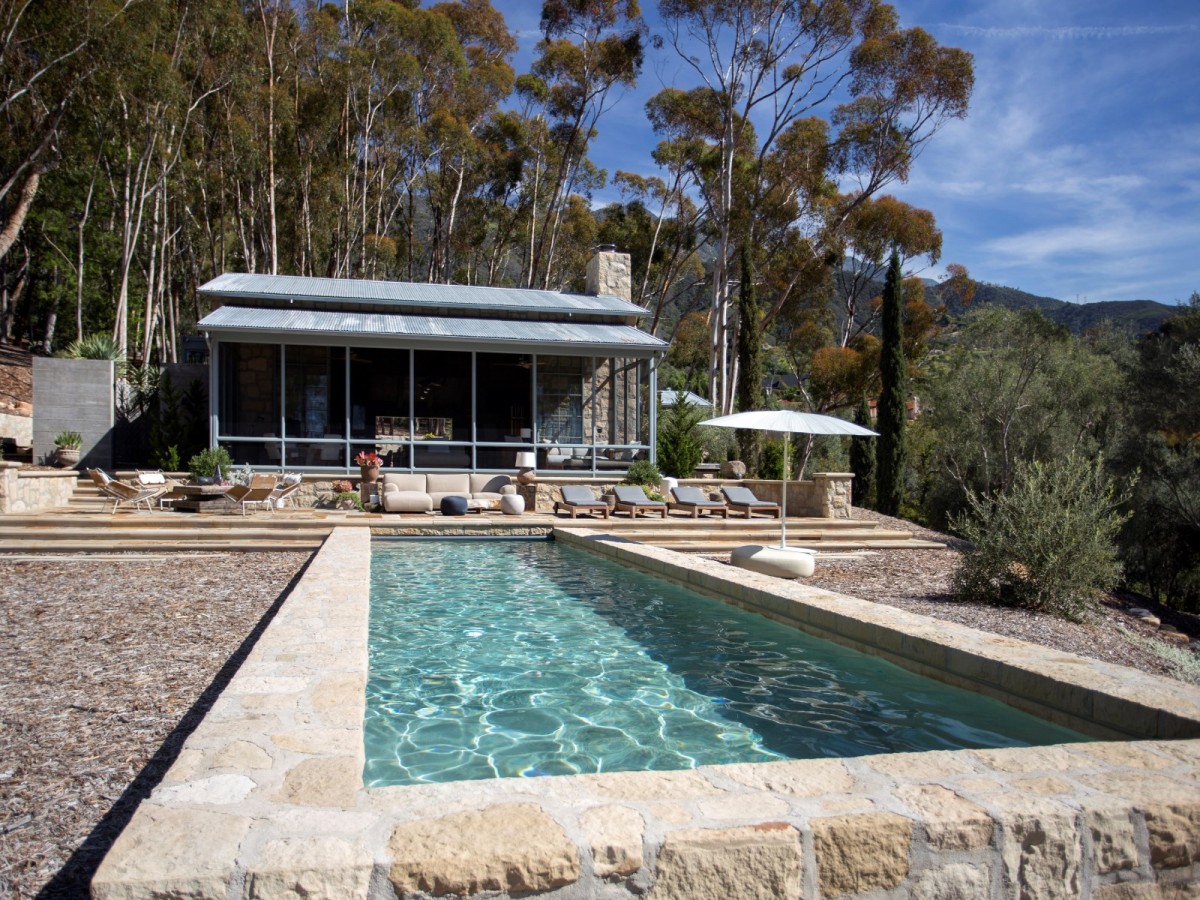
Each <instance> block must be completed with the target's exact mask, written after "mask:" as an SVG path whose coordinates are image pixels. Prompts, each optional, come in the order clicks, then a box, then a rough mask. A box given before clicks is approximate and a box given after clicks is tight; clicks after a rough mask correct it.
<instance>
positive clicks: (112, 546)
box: [0, 539, 321, 555]
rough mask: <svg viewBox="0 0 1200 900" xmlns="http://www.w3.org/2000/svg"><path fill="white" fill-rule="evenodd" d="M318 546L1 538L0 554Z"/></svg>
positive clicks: (315, 544)
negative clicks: (14, 539)
mask: <svg viewBox="0 0 1200 900" xmlns="http://www.w3.org/2000/svg"><path fill="white" fill-rule="evenodd" d="M320 546H321V542H320V541H317V540H302V539H297V540H291V541H281V540H259V541H238V540H214V539H208V540H201V541H190V540H189V541H179V540H174V539H172V540H170V541H165V540H158V541H154V540H134V541H125V540H107V541H105V540H90V541H40V540H36V541H35V540H29V541H11V540H0V554H3V555H12V554H48V553H134V552H141V551H163V550H169V551H171V552H184V551H204V550H208V551H221V552H230V553H235V552H268V551H274V550H316V549H317V548H319V547H320Z"/></svg>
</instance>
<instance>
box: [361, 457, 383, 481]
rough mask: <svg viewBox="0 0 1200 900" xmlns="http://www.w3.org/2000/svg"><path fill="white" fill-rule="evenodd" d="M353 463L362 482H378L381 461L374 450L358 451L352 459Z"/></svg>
mask: <svg viewBox="0 0 1200 900" xmlns="http://www.w3.org/2000/svg"><path fill="white" fill-rule="evenodd" d="M354 463H355V465H357V466H358V468H359V471H360V472H361V473H362V480H363V481H365V482H367V483H368V484H370V483H372V482H375V481H378V480H379V468H380V466H382V465H383V459H382V458H381V457H380V456H379V454H378V453H376V452H375V451H374V450H360V451H359V452H358V455H357V456H355V457H354Z"/></svg>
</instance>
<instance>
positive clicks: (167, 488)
mask: <svg viewBox="0 0 1200 900" xmlns="http://www.w3.org/2000/svg"><path fill="white" fill-rule="evenodd" d="M137 480H138V487H143V488H147V489H148V490H152V491H154V492H155V494H154V496H153V497H152V498H151V501H152V502H157V503H158V508H159V509H164V508H166V506H167V505H168V504H171V503H174V502H175V498H173V497H168V496H167V495H168V494H170V493H171V492H172V491H174V490H175V488H177V487H179V485H178V484H176V483H175V481H174V480H173V479H171V478H168V477H167V476H166V475H165V474H163V473H162V472H161V471H158V472H138V473H137Z"/></svg>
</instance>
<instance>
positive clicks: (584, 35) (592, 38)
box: [525, 0, 645, 288]
mask: <svg viewBox="0 0 1200 900" xmlns="http://www.w3.org/2000/svg"><path fill="white" fill-rule="evenodd" d="M541 27H542V34H543V39H542V41H541V42H540V43H539V44H538V57H537V59H536V60H535V61H534V64H533V72H532V75H533V76H535V78H536V79H538V80H539V81H540V82H541V84H542V87H541V88H540V89H539V90H538V91H537V93H538V95H539V96H540V97H542V98H544V115H545V119H546V123H547V127H548V136H549V138H550V142H549V144H548V145H547V146H546V151H547V152H545V153H539V158H538V159H536V160H535V161H534V164H535V177H536V178H538V179H539V180H540V174H541V172H542V171H544V172H545V177H546V181H545V194H544V200H543V199H540V198H541V196H542V195H541V192H540V191H538V190H536V188H535V190H534V191H533V200H534V204H533V205H532V206H531V209H530V226H529V227H530V243H529V247H530V249H529V258H528V261H527V274H526V278H525V283H526V285H527V286H528V287H542V288H545V287H548V286H549V285H550V279H551V272H552V270H553V269H554V257H555V253H556V244H557V241H558V238H559V233H560V229H561V226H562V223H563V210H564V208H565V204H566V201H567V199H568V198H569V197H570V196H571V194H572V193H574V192H575V191H576V189H577V187H578V184H579V181H580V179H581V177H585V176H586V175H587V167H586V165H585V161H586V154H587V149H588V143H589V141H590V140H591V139H592V137H593V136H594V134H595V131H596V128H597V125H598V123H599V121H600V118H601V117H602V116H603V115H604V113H605V112H606V111H607V110H608V109H609V108H610V106H611V101H612V99H613V96H612V95H613V92H614V91H615V90H619V89H621V88H622V87H632V86H633V85H634V84H635V83H636V81H637V77H638V74H639V73H640V72H641V68H642V59H643V46H642V38H643V33H644V31H645V25H644V24H643V23H642V19H641V9H640V7H639V5H638V2H637V0H543V3H542V18H541Z"/></svg>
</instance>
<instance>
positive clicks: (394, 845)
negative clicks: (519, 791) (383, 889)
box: [388, 803, 579, 895]
mask: <svg viewBox="0 0 1200 900" xmlns="http://www.w3.org/2000/svg"><path fill="white" fill-rule="evenodd" d="M388 855H389V856H390V857H391V860H392V864H391V868H390V870H389V874H388V877H389V878H390V879H391V882H392V885H393V886H394V887H395V889H396V891H397V892H398V893H400V894H403V893H404V892H406V891H409V892H412V891H425V892H426V893H430V894H434V895H438V894H461V895H470V894H476V893H479V892H480V891H508V892H509V893H516V892H519V891H526V892H533V891H549V890H553V889H554V888H559V887H562V886H564V885H568V884H573V883H574V882H576V881H578V880H579V856H578V854H577V852H576V850H575V845H574V844H573V843H571V841H570V839H569V838H568V837H567V835H566V834H565V833H564V832H563V830H562V828H561V827H560V826H559V824H558V823H557V822H555V821H554V820H553V819H552V818H550V816H549V815H547V814H546V813H545V812H543V811H542V809H541V807H539V806H537V805H535V804H532V803H504V804H497V805H495V806H491V807H488V808H487V809H485V810H482V811H477V812H465V813H456V814H454V815H449V816H444V817H442V818H439V819H422V820H420V821H416V822H404V823H402V824H400V825H397V826H396V828H395V830H393V832H392V837H391V840H390V841H389V842H388Z"/></svg>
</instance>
